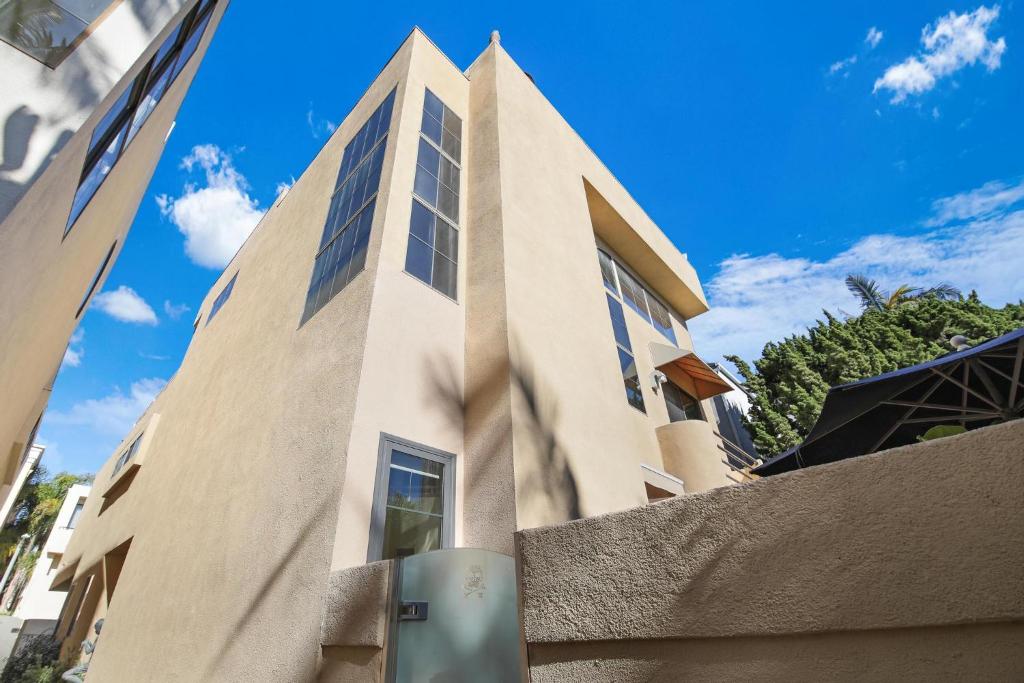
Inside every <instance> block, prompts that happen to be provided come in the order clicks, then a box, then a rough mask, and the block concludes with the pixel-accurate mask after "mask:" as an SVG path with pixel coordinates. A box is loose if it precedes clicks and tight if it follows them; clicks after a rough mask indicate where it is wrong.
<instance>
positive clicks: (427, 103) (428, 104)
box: [423, 88, 444, 121]
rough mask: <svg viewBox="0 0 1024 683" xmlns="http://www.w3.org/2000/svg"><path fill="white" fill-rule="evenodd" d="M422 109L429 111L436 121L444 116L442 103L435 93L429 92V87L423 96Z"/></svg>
mask: <svg viewBox="0 0 1024 683" xmlns="http://www.w3.org/2000/svg"><path fill="white" fill-rule="evenodd" d="M423 110H424V111H427V112H429V113H430V115H431V116H433V117H434V118H435V119H437V120H438V121H440V120H441V119H442V118H444V104H442V103H441V100H439V99H438V98H437V95H435V94H434V93H432V92H430V89H429V88H428V89H427V90H426V92H425V93H424V96H423Z"/></svg>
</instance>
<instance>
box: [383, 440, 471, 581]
mask: <svg viewBox="0 0 1024 683" xmlns="http://www.w3.org/2000/svg"><path fill="white" fill-rule="evenodd" d="M454 466H455V465H454V458H453V456H452V455H450V454H448V453H442V452H440V451H435V450H433V449H429V448H425V447H423V446H418V445H415V444H412V443H409V442H406V441H402V440H400V439H396V438H394V437H386V436H385V437H383V438H382V442H381V453H380V463H379V465H378V470H377V484H376V491H375V494H374V503H373V514H372V521H371V524H372V528H371V531H370V549H369V559H370V561H375V560H389V559H392V558H395V557H405V556H407V555H414V554H416V553H424V552H428V551H431V550H437V549H439V548H445V547H448V546H450V545H451V536H452V497H453V484H454V472H453V471H452V470H453V468H454Z"/></svg>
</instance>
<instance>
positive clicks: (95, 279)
mask: <svg viewBox="0 0 1024 683" xmlns="http://www.w3.org/2000/svg"><path fill="white" fill-rule="evenodd" d="M115 249H117V240H114V243H113V244H111V245H110V249H108V250H107V255H106V256H105V257H103V262H102V263H100V267H99V268H97V269H96V273H95V274H94V275H93V276H92V282H90V283H89V289H87V290H85V296H83V297H82V303H80V304H78V311H76V312H75V320H78V319H79V318H80V317H82V311H84V310H85V309H86V307H87V306H88V305H89V300H90V299H92V295H93V294H95V293H96V288H97V287H98V286H99V284H100V280H102V279H103V275H104V273H106V272H107V266H109V265H110V260H111V259H112V258H113V257H114V250H115ZM58 370H59V368H58Z"/></svg>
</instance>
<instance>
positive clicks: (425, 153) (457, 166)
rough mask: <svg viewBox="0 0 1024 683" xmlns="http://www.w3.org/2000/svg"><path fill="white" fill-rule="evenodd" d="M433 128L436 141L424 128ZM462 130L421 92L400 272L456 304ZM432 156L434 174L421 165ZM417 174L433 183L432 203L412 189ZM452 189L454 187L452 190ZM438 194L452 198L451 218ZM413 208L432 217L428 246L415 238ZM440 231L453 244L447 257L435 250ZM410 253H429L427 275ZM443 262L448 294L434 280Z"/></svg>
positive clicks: (456, 117) (451, 113) (426, 91)
mask: <svg viewBox="0 0 1024 683" xmlns="http://www.w3.org/2000/svg"><path fill="white" fill-rule="evenodd" d="M433 110H439V112H440V114H441V118H440V119H438V118H437V116H436V115H435V114H434V111H433ZM433 124H436V128H437V130H438V131H439V139H438V140H434V138H433V137H432V136H431V134H430V131H429V130H428V129H427V126H428V125H433ZM462 130H463V121H462V118H461V117H460V116H459V115H458V114H456V113H455V112H454V111H453V110H452V109H451V108H450V107H449V106H448V105H446V104H445V103H444V102H442V101H441V99H440V98H439V97H438V96H437V95H435V94H434V93H433V92H432V91H431V90H430V88H424V94H423V112H422V116H421V118H420V135H419V146H418V147H417V153H416V170H415V176H414V181H413V190H412V214H411V215H410V218H409V223H410V229H409V239H408V242H407V243H406V252H405V269H404V270H405V272H406V273H408V274H409V275H412V276H413V277H414V278H416V279H417V280H419V281H420V282H422V283H424V284H425V285H427V286H428V287H430V288H431V289H433V290H434V291H436V292H438V293H440V294H441V295H443V296H445V297H447V298H449V299H451V300H452V301H454V302H456V303H458V301H459V243H460V241H461V235H460V233H461V229H460V227H459V224H460V221H461V218H460V216H459V213H460V211H461V208H460V204H461V202H462V170H463V169H462ZM448 140H453V141H454V142H451V143H450V144H449V146H451V145H454V150H453V149H445V147H446V144H445V143H446V142H447V141H448ZM453 151H454V152H457V156H453V154H452V152H453ZM434 153H436V154H437V169H436V171H435V170H432V169H430V168H428V166H427V165H425V164H424V162H425V161H429V160H428V159H425V157H429V156H431V155H432V154H434ZM445 164H448V165H449V166H450V168H448V167H446V166H445ZM431 165H433V164H431ZM446 169H447V172H446ZM421 173H422V174H424V175H425V176H429V178H430V179H431V180H433V181H435V183H436V187H437V192H436V194H435V197H434V199H433V200H431V199H430V198H429V197H425V196H423V195H422V194H421V193H420V192H419V191H417V189H416V182H417V180H416V178H419V177H420V176H421ZM444 176H447V179H445V178H444ZM452 185H454V186H455V187H452ZM442 190H443V191H446V192H448V193H450V194H451V195H452V196H453V197H454V204H453V205H452V206H451V207H449V208H450V209H453V212H454V214H455V215H454V216H452V215H449V212H448V211H445V210H444V209H442V201H441V192H442ZM417 205H419V206H421V207H423V209H425V210H426V211H428V212H430V213H431V214H432V215H433V220H434V223H433V226H432V228H431V230H430V242H429V243H428V242H427V241H426V240H425V239H423V237H422V236H420V235H417V234H416V232H415V231H414V230H413V229H412V228H413V222H414V220H415V214H416V206H417ZM442 223H443V224H444V225H443V226H442V225H441V224H442ZM441 229H444V230H445V231H447V232H448V234H449V235H450V237H451V239H452V240H453V247H452V248H450V249H448V250H447V251H448V252H449V253H445V251H446V250H445V249H442V248H439V247H438V244H439V242H438V234H439V231H440V230H441ZM449 229H450V230H449ZM414 249H415V250H417V251H420V252H424V253H425V251H426V250H429V255H430V273H429V274H427V273H421V272H420V269H419V268H416V267H415V266H414V265H413V254H414V253H415V252H414ZM445 262H448V263H447V265H448V267H450V268H451V278H452V280H451V290H450V291H449V290H447V289H444V288H443V285H444V282H443V281H441V280H440V279H439V278H438V272H439V271H438V266H439V265H445Z"/></svg>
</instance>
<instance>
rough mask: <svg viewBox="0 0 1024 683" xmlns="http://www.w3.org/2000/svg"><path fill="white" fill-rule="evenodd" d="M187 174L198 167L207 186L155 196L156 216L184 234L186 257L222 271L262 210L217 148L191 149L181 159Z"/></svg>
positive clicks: (240, 177)
mask: <svg viewBox="0 0 1024 683" xmlns="http://www.w3.org/2000/svg"><path fill="white" fill-rule="evenodd" d="M181 165H182V168H184V169H186V170H187V171H189V172H190V173H191V172H192V171H193V169H195V168H196V167H198V168H199V169H201V170H202V171H203V173H204V175H205V180H206V186H205V187H198V186H197V185H195V184H193V183H189V184H187V185H185V188H184V192H183V193H182V195H181V196H180V197H169V196H167V195H165V194H164V195H160V196H158V197H157V198H156V202H157V205H158V206H159V207H160V211H161V213H163V215H164V216H166V217H168V218H169V219H170V220H171V222H172V223H174V224H175V225H176V226H177V228H178V230H179V231H180V232H181V234H183V235H184V236H185V253H186V254H188V257H189V258H190V259H191V260H192V262H193V263H196V264H198V265H200V266H204V267H206V268H223V267H224V266H226V265H227V264H228V262H229V261H230V260H231V258H232V257H233V256H234V255H235V252H237V251H238V248H239V247H240V246H242V243H243V242H245V240H246V238H247V237H248V236H249V234H250V233H251V232H252V230H253V228H255V227H256V224H257V223H259V221H260V219H261V218H263V214H264V210H263V209H261V208H260V206H259V202H258V201H257V200H256V199H254V198H253V197H251V196H250V195H249V190H250V187H249V183H248V181H246V179H245V176H243V175H242V174H241V173H239V172H238V170H237V169H236V168H235V167H234V165H233V163H232V161H231V157H230V156H229V155H228V154H227V153H226V152H224V151H223V150H222V149H220V148H219V147H218V146H217V145H196V146H195V147H193V148H192V152H191V153H190V154H189V155H188V156H187V157H185V158H184V159H182V161H181Z"/></svg>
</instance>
